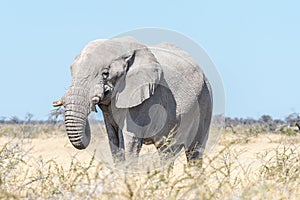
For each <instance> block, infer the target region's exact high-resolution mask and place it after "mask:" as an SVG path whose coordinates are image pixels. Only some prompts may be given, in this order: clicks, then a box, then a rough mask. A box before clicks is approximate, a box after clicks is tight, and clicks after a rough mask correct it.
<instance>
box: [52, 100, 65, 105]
mask: <svg viewBox="0 0 300 200" xmlns="http://www.w3.org/2000/svg"><path fill="white" fill-rule="evenodd" d="M63 104H64V102H63V101H62V100H58V101H53V103H52V106H53V107H59V106H62V105H63Z"/></svg>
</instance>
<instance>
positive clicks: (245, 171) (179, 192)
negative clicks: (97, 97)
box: [0, 125, 300, 199]
mask: <svg viewBox="0 0 300 200" xmlns="http://www.w3.org/2000/svg"><path fill="white" fill-rule="evenodd" d="M43 126H44V127H43ZM241 130H242V128H241ZM245 132H246V133H245ZM245 132H240V133H235V134H233V133H232V132H231V131H230V130H225V131H223V133H222V135H221V137H220V139H219V142H218V144H217V145H216V146H215V148H214V149H213V150H212V151H210V152H208V153H207V154H206V155H205V157H204V163H203V167H202V168H198V167H189V168H188V167H186V166H185V165H184V159H185V158H184V156H183V155H181V156H180V157H179V161H177V162H176V166H175V168H174V170H173V172H169V171H168V169H157V170H152V171H146V172H143V173H142V172H141V173H125V172H123V171H117V170H113V169H110V168H108V167H107V166H106V165H104V164H103V163H102V162H101V161H98V160H97V159H95V156H93V155H90V154H88V153H87V152H84V151H83V152H82V151H76V150H75V149H74V148H73V147H72V146H71V145H70V144H69V142H68V139H67V137H66V136H65V134H64V132H63V128H62V127H55V126H48V127H47V126H46V125H42V126H40V127H39V126H38V125H36V127H35V126H33V127H29V126H28V127H26V129H25V128H24V125H18V126H13V125H6V126H1V127H0V136H1V137H0V172H1V173H0V199H21V198H22V199H23V198H25V199H299V197H300V189H299V183H300V173H299V169H300V161H299V159H300V149H299V148H300V147H299V145H300V141H299V136H297V135H294V134H293V135H291V134H288V133H287V134H285V133H284V132H282V133H280V134H279V133H276V134H275V133H263V134H262V133H259V131H256V132H254V131H252V132H249V131H245Z"/></svg>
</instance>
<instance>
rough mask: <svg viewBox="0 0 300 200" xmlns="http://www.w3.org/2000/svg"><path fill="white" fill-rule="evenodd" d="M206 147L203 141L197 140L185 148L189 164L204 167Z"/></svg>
mask: <svg viewBox="0 0 300 200" xmlns="http://www.w3.org/2000/svg"><path fill="white" fill-rule="evenodd" d="M203 153H204V148H203V146H202V144H201V143H198V142H196V143H195V144H193V145H191V146H190V147H189V148H188V149H186V150H185V155H186V159H187V162H188V165H189V166H198V167H202V156H203Z"/></svg>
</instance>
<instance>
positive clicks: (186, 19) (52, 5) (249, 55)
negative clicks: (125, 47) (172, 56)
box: [0, 0, 300, 119]
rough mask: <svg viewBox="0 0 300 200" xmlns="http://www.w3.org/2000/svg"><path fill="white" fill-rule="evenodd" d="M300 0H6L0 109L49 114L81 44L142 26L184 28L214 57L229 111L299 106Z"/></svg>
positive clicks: (276, 112) (255, 113) (0, 36)
mask: <svg viewBox="0 0 300 200" xmlns="http://www.w3.org/2000/svg"><path fill="white" fill-rule="evenodd" d="M299 10H300V3H299V1H274V0H273V1H258V0H253V1H248V2H245V1H205V2H204V1H190V2H189V3H188V2H187V1H158V0H151V1H104V2H100V1H80V3H75V2H74V1H56V0H55V1H48V2H47V3H45V2H42V1H35V2H34V1H19V2H17V1H6V2H5V3H3V1H2V2H1V3H0V25H1V31H0V56H1V63H0V66H1V71H0V94H1V100H0V116H7V117H11V116H18V117H20V118H24V116H25V114H26V113H27V112H30V113H32V114H33V115H34V119H46V118H47V115H48V114H49V112H50V111H51V109H52V107H51V105H52V101H53V100H56V99H58V98H59V97H60V96H61V95H63V93H64V91H65V89H66V88H67V87H68V86H69V84H70V81H71V74H70V69H69V65H70V63H71V62H72V60H73V59H74V57H75V56H76V55H77V54H78V53H79V52H80V50H81V49H82V47H83V46H84V45H85V44H86V43H87V42H89V41H90V40H94V39H97V38H109V37H112V36H115V35H117V34H119V33H122V32H125V31H129V30H132V29H136V28H142V27H158V28H166V29H171V30H175V31H178V32H180V33H182V34H184V35H186V36H188V37H190V38H192V39H193V40H194V41H196V42H197V43H199V44H200V45H201V46H202V47H203V48H204V49H205V50H206V51H207V53H208V54H209V55H210V57H211V59H212V60H213V61H214V63H215V65H216V67H217V69H218V71H219V73H220V75H221V77H222V80H223V85H224V88H225V94H226V115H228V116H231V117H254V118H258V117H259V116H261V115H262V114H270V115H271V116H273V117H274V118H283V117H285V116H287V115H288V114H289V113H292V112H300V101H299V100H300V92H299V80H300V78H299V77H300V12H299Z"/></svg>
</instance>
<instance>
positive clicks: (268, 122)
mask: <svg viewBox="0 0 300 200" xmlns="http://www.w3.org/2000/svg"><path fill="white" fill-rule="evenodd" d="M33 117H34V116H33V114H31V113H27V114H26V115H25V117H24V119H20V118H18V117H17V116H12V117H0V124H24V123H25V124H27V123H28V124H57V123H63V119H64V111H63V109H55V110H53V111H52V112H51V113H50V114H49V115H48V119H47V120H34V119H33ZM222 122H223V123H222ZM213 123H214V124H219V125H220V124H221V126H225V127H229V128H232V127H236V126H241V125H247V126H264V127H267V128H268V129H269V130H270V131H274V130H276V128H278V127H280V126H295V127H298V129H299V130H300V114H299V113H292V114H289V115H288V116H287V117H285V118H284V119H283V120H282V119H273V118H272V117H271V116H270V115H262V116H261V117H260V118H259V119H254V118H237V117H235V118H231V117H225V124H224V117H223V116H222V115H216V116H214V119H213Z"/></svg>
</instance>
